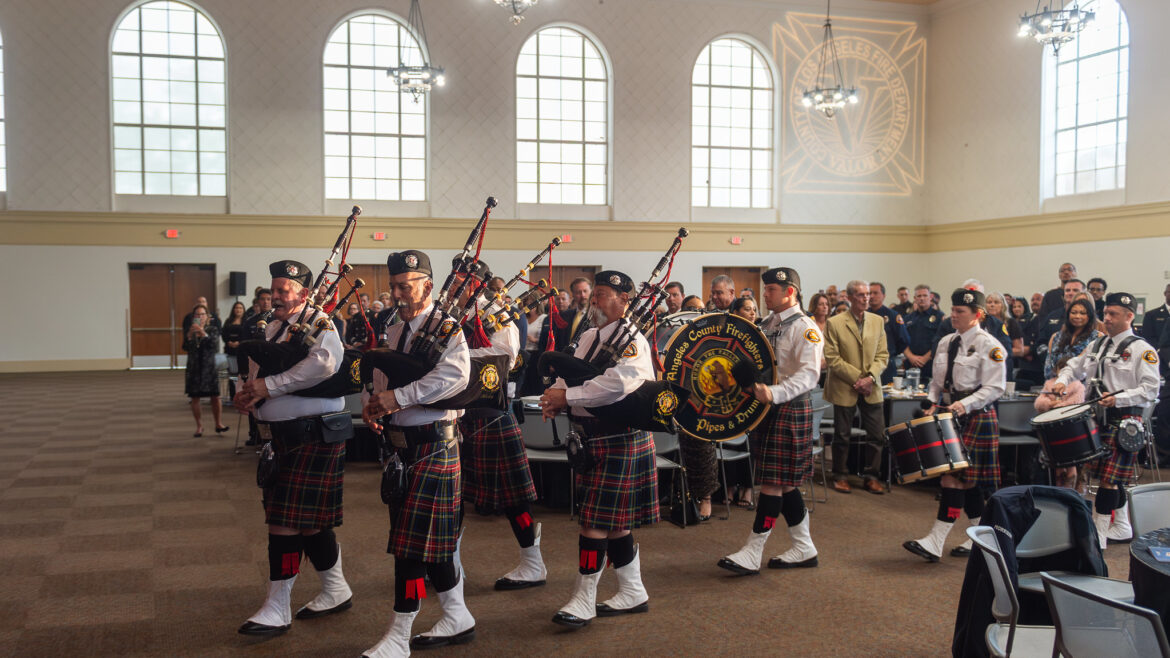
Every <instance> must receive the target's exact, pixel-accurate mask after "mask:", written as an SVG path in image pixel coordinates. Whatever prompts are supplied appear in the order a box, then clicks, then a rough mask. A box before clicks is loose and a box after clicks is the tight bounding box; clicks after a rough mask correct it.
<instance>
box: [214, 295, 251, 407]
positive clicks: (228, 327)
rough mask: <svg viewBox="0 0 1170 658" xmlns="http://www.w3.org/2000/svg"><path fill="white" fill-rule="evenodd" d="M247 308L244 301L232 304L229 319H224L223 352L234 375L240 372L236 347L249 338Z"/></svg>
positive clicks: (229, 369)
mask: <svg viewBox="0 0 1170 658" xmlns="http://www.w3.org/2000/svg"><path fill="white" fill-rule="evenodd" d="M245 310H246V309H245V308H244V302H236V303H235V304H232V310H231V311H230V312H229V313H228V317H227V320H224V322H223V329H222V330H221V332H220V333H221V335H222V336H223V353H224V354H226V355H227V358H228V359H227V366H228V372H229V373H231V374H233V375H235V374H238V373H239V368H238V364H237V363H236V348H237V347H239V346H240V341H242V340H244V339H246V338H247V336H245V335H244V312H245ZM233 396H234V393H233Z"/></svg>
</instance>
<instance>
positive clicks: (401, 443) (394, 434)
mask: <svg viewBox="0 0 1170 658" xmlns="http://www.w3.org/2000/svg"><path fill="white" fill-rule="evenodd" d="M386 436H387V437H389V438H390V445H392V446H394V447H395V448H406V447H407V446H408V444H407V443H406V433H405V432H399V431H397V430H386Z"/></svg>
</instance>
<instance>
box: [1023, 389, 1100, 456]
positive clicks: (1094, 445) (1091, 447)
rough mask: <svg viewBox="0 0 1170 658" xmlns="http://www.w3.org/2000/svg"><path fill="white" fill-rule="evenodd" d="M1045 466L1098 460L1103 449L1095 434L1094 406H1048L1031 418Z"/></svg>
mask: <svg viewBox="0 0 1170 658" xmlns="http://www.w3.org/2000/svg"><path fill="white" fill-rule="evenodd" d="M1032 429H1034V430H1036V436H1038V437H1040V447H1041V448H1042V449H1043V450H1044V455H1043V456H1044V461H1045V462H1046V465H1047V466H1051V467H1055V468H1064V467H1067V466H1076V465H1077V464H1083V463H1085V462H1087V461H1092V460H1094V459H1097V458H1098V457H1100V456H1101V455H1103V454H1104V453H1105V452H1106V449H1105V448H1103V447H1102V446H1101V437H1099V436H1098V435H1097V423H1096V422H1094V421H1093V407H1092V406H1091V405H1088V404H1073V405H1069V406H1067V407H1057V408H1055V409H1050V410H1048V411H1045V412H1044V413H1042V414H1040V415H1038V416H1036V417H1035V418H1033V419H1032Z"/></svg>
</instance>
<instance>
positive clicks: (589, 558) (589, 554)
mask: <svg viewBox="0 0 1170 658" xmlns="http://www.w3.org/2000/svg"><path fill="white" fill-rule="evenodd" d="M580 566H581V568H582V569H596V568H597V551H586V550H582V551H581V564H580Z"/></svg>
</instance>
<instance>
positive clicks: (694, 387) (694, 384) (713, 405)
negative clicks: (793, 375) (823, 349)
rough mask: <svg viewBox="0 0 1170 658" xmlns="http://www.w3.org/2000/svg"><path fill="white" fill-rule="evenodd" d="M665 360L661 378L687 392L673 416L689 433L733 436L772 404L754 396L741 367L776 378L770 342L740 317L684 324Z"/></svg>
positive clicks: (715, 316)
mask: <svg viewBox="0 0 1170 658" xmlns="http://www.w3.org/2000/svg"><path fill="white" fill-rule="evenodd" d="M817 340H820V337H819V336H817ZM663 361H664V370H663V373H662V375H661V379H662V380H663V381H665V382H667V383H670V384H674V385H677V386H679V387H680V388H682V389H684V390H685V391H687V392H689V396H687V397H686V399H684V400H682V401H681V402H680V403H679V406H678V410H677V411H676V412H675V413H674V419H675V422H677V423H678V426H679V427H680V428H681V429H682V430H683V431H684V432H686V433H687V434H688V435H690V436H693V437H695V438H698V439H703V440H705V441H726V440H727V439H733V438H735V437H738V436H740V435H742V434H744V433H746V432H749V431H751V430H752V429H753V428H755V426H756V425H758V424H759V423H760V421H762V420H763V419H764V416H765V415H766V414H767V413H768V410H769V409H770V407H771V405H768V404H764V403H762V402H760V401H759V400H757V399H756V397H755V396H754V395H753V394H752V382H751V381H748V379H750V377H747V378H745V375H744V372H742V371H747V375H755V381H758V382H761V383H763V384H771V383H772V382H773V381H775V365H776V359H775V356H774V355H773V353H772V346H771V345H770V344H769V342H768V339H767V338H766V337H765V336H764V334H763V332H761V331H760V329H758V328H757V327H756V326H755V325H754V324H752V323H751V322H748V321H747V320H744V319H743V318H741V317H739V316H736V315H729V314H725V313H711V314H707V315H701V316H699V317H697V318H695V320H693V321H692V322H691V323H689V324H686V325H683V326H682V327H680V328H679V329H678V330H677V331H676V332H675V333H674V335H673V336H671V338H670V341H669V342H668V343H667V345H666V348H665V349H664V350H663ZM736 373H739V374H738V375H737V374H736ZM657 402H658V400H657V399H656V403H657Z"/></svg>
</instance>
